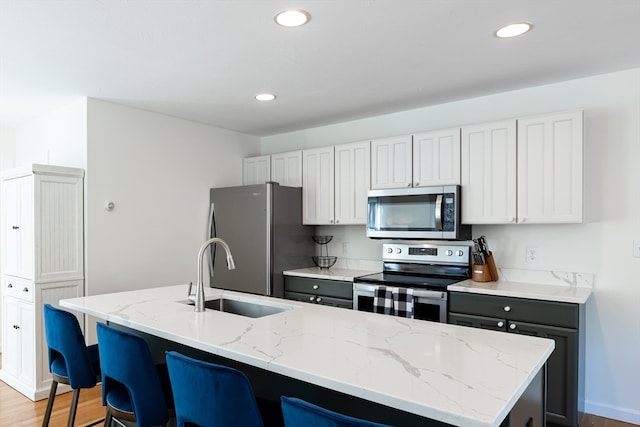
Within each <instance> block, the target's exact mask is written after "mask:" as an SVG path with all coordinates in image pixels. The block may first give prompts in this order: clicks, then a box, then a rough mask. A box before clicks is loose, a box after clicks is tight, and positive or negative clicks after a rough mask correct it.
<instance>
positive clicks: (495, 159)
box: [461, 120, 516, 224]
mask: <svg viewBox="0 0 640 427" xmlns="http://www.w3.org/2000/svg"><path fill="white" fill-rule="evenodd" d="M461 158H462V164H461V183H462V197H461V208H462V223H464V224H512V223H515V222H516V121H515V120H506V121H499V122H493V123H486V124H480V125H475V126H465V127H463V128H462V150H461Z"/></svg>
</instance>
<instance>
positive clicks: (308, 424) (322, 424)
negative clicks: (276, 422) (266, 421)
mask: <svg viewBox="0 0 640 427" xmlns="http://www.w3.org/2000/svg"><path fill="white" fill-rule="evenodd" d="M280 401H281V403H282V415H283V417H284V425H285V427H391V426H389V425H387V424H379V423H374V422H372V421H365V420H361V419H359V418H354V417H349V416H347V415H342V414H339V413H337V412H333V411H330V410H328V409H325V408H321V407H320V406H316V405H314V404H312V403H309V402H305V401H304V400H301V399H297V398H295V397H286V396H282V397H281V398H280Z"/></svg>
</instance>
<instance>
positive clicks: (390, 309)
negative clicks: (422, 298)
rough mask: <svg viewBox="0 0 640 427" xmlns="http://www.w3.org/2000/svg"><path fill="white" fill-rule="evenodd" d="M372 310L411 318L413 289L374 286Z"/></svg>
mask: <svg viewBox="0 0 640 427" xmlns="http://www.w3.org/2000/svg"><path fill="white" fill-rule="evenodd" d="M373 312H374V313H380V314H391V315H394V316H400V317H409V318H411V319H413V289H407V288H395V287H387V286H378V287H376V289H375V291H374V293H373Z"/></svg>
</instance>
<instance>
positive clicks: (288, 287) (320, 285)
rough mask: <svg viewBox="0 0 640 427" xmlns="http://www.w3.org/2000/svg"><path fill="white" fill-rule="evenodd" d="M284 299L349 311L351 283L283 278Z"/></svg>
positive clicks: (351, 302) (351, 303) (350, 305)
mask: <svg viewBox="0 0 640 427" xmlns="http://www.w3.org/2000/svg"><path fill="white" fill-rule="evenodd" d="M284 297H285V298H286V299H291V300H295V301H302V302H308V303H311V304H322V305H331V306H334V307H342V308H349V309H350V308H352V307H353V282H346V281H342V280H328V279H312V278H309V277H298V276H284Z"/></svg>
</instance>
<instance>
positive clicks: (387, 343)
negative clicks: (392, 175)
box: [60, 285, 554, 427]
mask: <svg viewBox="0 0 640 427" xmlns="http://www.w3.org/2000/svg"><path fill="white" fill-rule="evenodd" d="M205 291H206V294H207V299H212V298H214V297H216V296H220V295H221V294H223V295H224V296H225V298H231V299H238V300H245V301H250V302H261V303H264V304H268V305H277V306H281V307H286V308H289V310H287V311H284V312H282V313H278V314H274V315H271V316H266V317H262V318H258V319H253V318H248V317H243V316H238V315H233V314H228V313H221V312H218V311H212V310H207V311H206V312H203V313H195V312H194V311H193V307H192V306H188V305H186V304H184V303H183V301H184V300H185V296H186V294H187V285H177V286H169V287H162V288H153V289H146V290H138V291H131V292H120V293H115V294H106V295H96V296H89V297H81V298H73V299H66V300H62V301H60V305H62V306H63V307H65V308H67V309H72V310H77V311H79V312H82V313H85V314H89V315H92V316H95V317H97V318H99V319H102V320H105V321H109V322H113V323H116V324H120V325H123V326H126V327H129V328H132V329H135V330H138V331H141V332H145V333H149V334H152V335H155V336H158V337H160V338H164V339H167V340H170V341H173V342H177V343H181V344H184V345H187V346H190V347H192V348H197V349H200V350H203V351H206V352H208V353H211V354H215V355H219V356H222V357H225V358H228V359H232V360H236V361H239V362H242V363H246V364H249V365H252V366H256V367H258V368H262V369H265V370H268V371H271V372H274V373H276V374H280V375H284V376H287V377H290V378H295V379H297V380H301V381H304V382H307V383H311V384H315V385H318V386H320V387H325V388H328V389H331V390H336V391H339V392H342V393H346V394H348V395H351V396H356V397H358V398H361V399H365V400H368V401H371V402H375V403H378V404H383V405H387V406H390V407H392V408H397V409H399V410H402V411H407V412H410V413H414V414H417V415H419V416H422V417H426V418H431V419H435V420H438V421H442V422H445V423H449V424H453V425H457V426H466V427H484V426H499V425H500V423H501V421H502V420H503V419H504V418H505V417H506V416H507V415H508V414H509V412H510V411H511V409H512V408H513V406H514V404H515V403H516V402H517V401H518V399H519V398H520V396H521V395H522V393H523V392H524V391H525V389H527V386H528V385H529V384H530V383H531V381H532V380H533V379H534V377H535V376H536V374H538V372H539V371H540V369H542V368H543V366H544V364H545V362H546V360H547V358H548V357H549V355H550V354H551V352H552V351H553V349H554V342H553V341H552V340H547V339H542V338H534V337H529V336H524V335H518V334H504V333H500V332H493V331H486V330H482V329H473V328H466V327H460V326H454V325H448V324H443V323H433V322H425V321H420V320H412V319H403V318H396V317H392V316H383V315H378V314H372V313H365V312H359V311H354V310H345V309H340V308H334V307H327V306H322V305H316V304H304V303H297V302H295V301H289V300H281V299H275V298H269V297H260V296H255V295H248V294H241V293H237V292H231V291H221V290H218V289H211V288H207V289H205Z"/></svg>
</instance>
